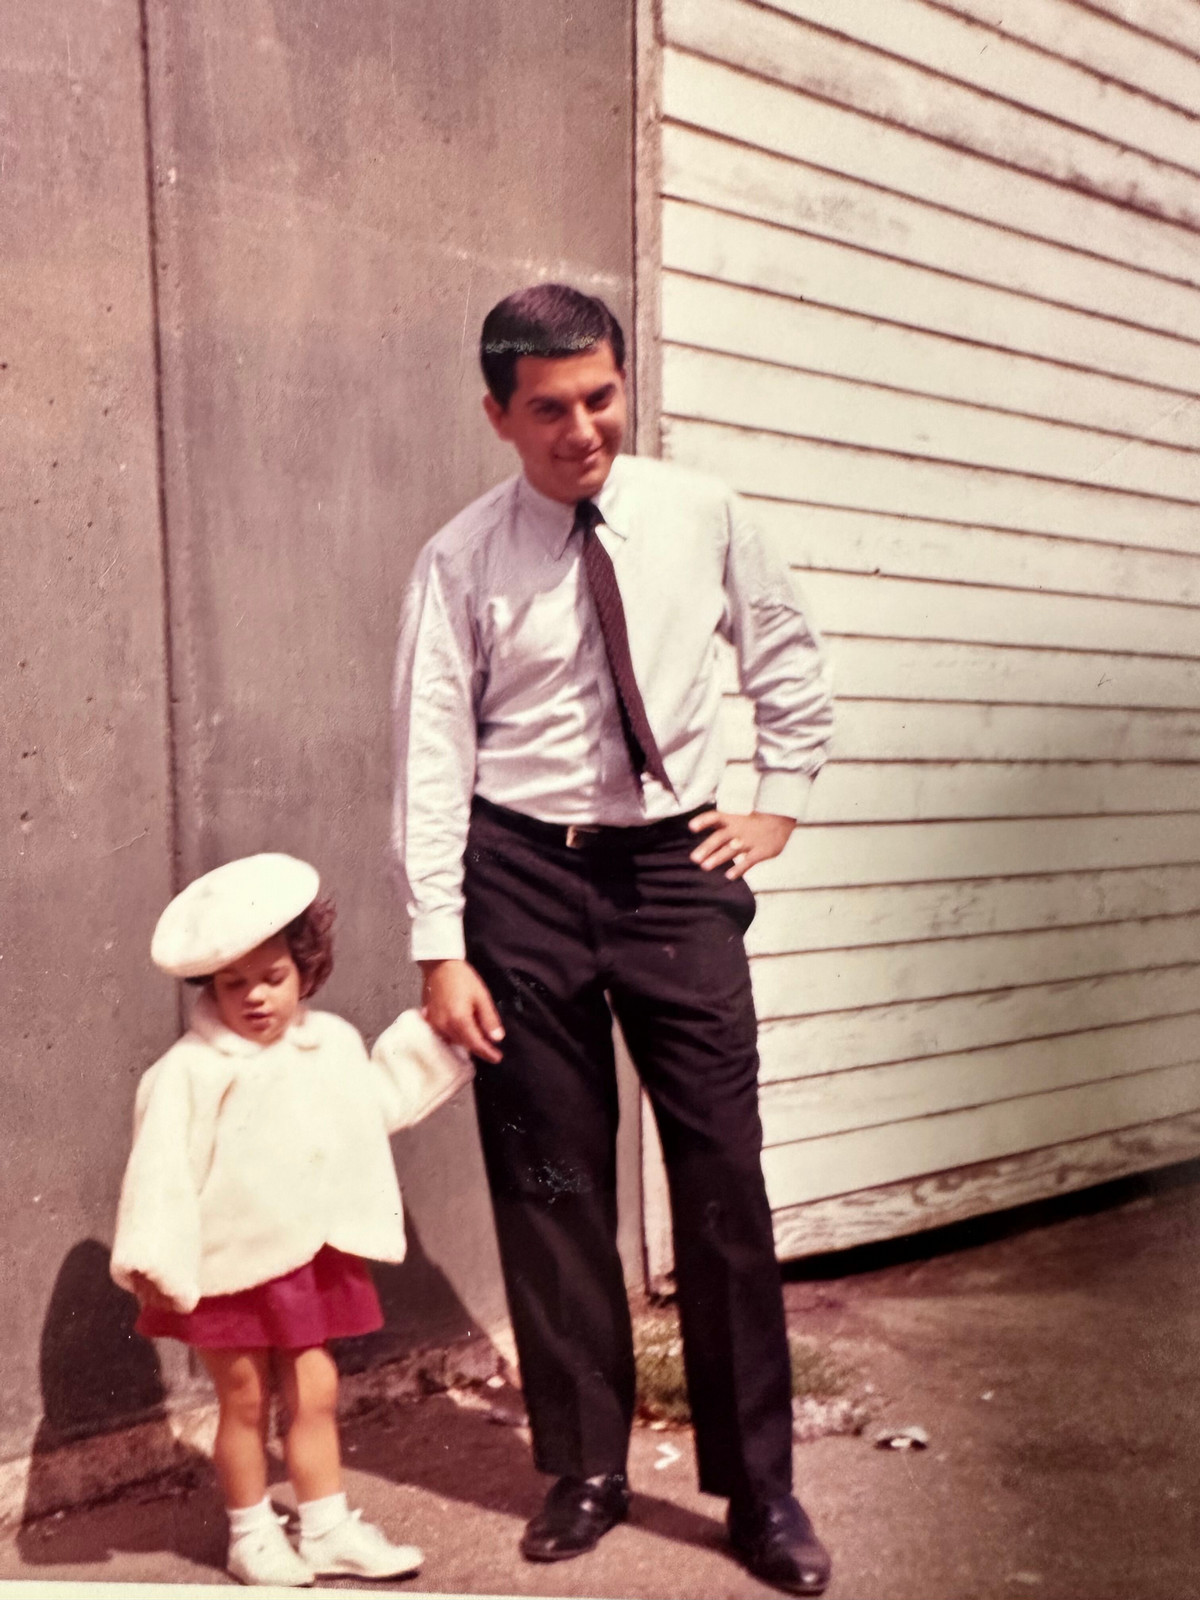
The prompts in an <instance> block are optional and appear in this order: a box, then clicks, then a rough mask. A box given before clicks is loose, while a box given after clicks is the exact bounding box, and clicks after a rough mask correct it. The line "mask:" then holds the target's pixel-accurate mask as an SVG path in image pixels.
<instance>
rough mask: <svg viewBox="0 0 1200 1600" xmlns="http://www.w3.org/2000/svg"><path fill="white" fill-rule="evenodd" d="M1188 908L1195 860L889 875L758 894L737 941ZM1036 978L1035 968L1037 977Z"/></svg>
mask: <svg viewBox="0 0 1200 1600" xmlns="http://www.w3.org/2000/svg"><path fill="white" fill-rule="evenodd" d="M1198 911H1200V866H1196V867H1134V868H1130V869H1128V870H1123V871H1115V872H1090V873H1083V872H1056V873H1053V874H1043V875H1042V876H1040V877H1020V878H1009V879H1005V878H1001V879H995V878H965V879H956V880H951V881H950V882H948V883H931V884H891V883H889V884H876V885H872V886H871V887H870V888H858V889H842V888H838V889H781V890H777V891H775V892H774V893H771V894H760V895H759V896H758V909H757V913H756V915H755V918H754V921H753V923H752V924H751V926H750V931H749V933H748V935H747V937H746V948H747V950H749V952H750V954H751V955H752V956H757V955H763V956H779V955H783V954H786V953H787V952H789V951H795V950H804V951H813V950H845V949H853V948H854V947H855V946H856V945H873V946H874V945H895V944H901V943H905V942H908V941H911V940H956V939H963V938H967V937H969V936H971V935H978V934H990V933H1012V932H1022V931H1028V930H1033V929H1039V928H1064V927H1082V926H1086V925H1092V926H1094V925H1096V924H1100V923H1106V922H1128V921H1131V920H1132V919H1133V918H1135V917H1173V916H1178V915H1182V914H1185V913H1189V912H1191V913H1195V912H1198ZM1045 977H1046V974H1045V973H1042V974H1041V975H1040V977H1039V981H1041V980H1042V979H1044V978H1045ZM837 998H838V999H839V1000H840V999H841V995H840V994H838V997H837ZM1198 998H1200V997H1198Z"/></svg>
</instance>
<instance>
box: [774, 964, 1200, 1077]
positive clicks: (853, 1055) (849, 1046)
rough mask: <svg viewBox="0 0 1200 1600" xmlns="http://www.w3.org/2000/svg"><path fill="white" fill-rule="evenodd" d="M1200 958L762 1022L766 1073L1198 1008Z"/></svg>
mask: <svg viewBox="0 0 1200 1600" xmlns="http://www.w3.org/2000/svg"><path fill="white" fill-rule="evenodd" d="M1196 994H1197V987H1196V968H1195V966H1194V965H1192V964H1190V963H1188V964H1187V965H1184V966H1180V967H1162V968H1158V969H1150V970H1149V971H1146V972H1135V973H1119V974H1117V975H1115V976H1106V977H1100V978H1080V979H1077V980H1075V981H1074V982H1070V983H1043V984H1033V985H1031V986H1029V987H1028V988H1018V989H1007V990H1005V989H999V990H993V991H991V992H990V993H987V994H982V995H956V996H952V997H950V998H949V999H939V1000H917V1001H912V1002H909V1003H907V1004H903V1005H895V1006H879V1007H875V1008H873V1009H871V1010H867V1011H862V1010H858V1011H826V1012H818V1013H817V1014H816V1015H814V1016H811V1017H799V1018H794V1019H792V1020H790V1021H787V1022H775V1023H770V1022H768V1023H764V1025H763V1027H762V1028H761V1029H760V1030H759V1041H758V1044H759V1056H760V1059H761V1069H760V1073H759V1078H760V1082H762V1083H778V1082H780V1081H786V1080H789V1079H792V1078H796V1077H801V1076H805V1075H807V1074H817V1073H823V1072H842V1071H849V1070H850V1069H851V1068H854V1067H869V1066H880V1065H882V1064H884V1063H885V1062H894V1061H912V1060H916V1059H917V1058H919V1057H924V1056H937V1055H947V1054H951V1053H953V1052H956V1051H960V1050H977V1049H981V1048H984V1047H986V1046H990V1045H999V1044H1008V1043H1016V1042H1019V1041H1021V1040H1025V1039H1044V1038H1050V1037H1052V1036H1053V1035H1056V1034H1063V1033H1080V1032H1083V1031H1085V1030H1087V1029H1090V1028H1107V1027H1115V1026H1119V1025H1121V1024H1123V1023H1127V1022H1140V1021H1143V1020H1147V1019H1149V1018H1153V1017H1169V1016H1179V1015H1182V1014H1183V1013H1186V1012H1193V1011H1195V1009H1196Z"/></svg>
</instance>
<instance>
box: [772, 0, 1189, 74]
mask: <svg viewBox="0 0 1200 1600" xmlns="http://www.w3.org/2000/svg"><path fill="white" fill-rule="evenodd" d="M785 4H786V5H787V6H789V7H790V0H785ZM1088 4H1089V7H1090V9H1091V10H1093V11H1103V12H1107V13H1108V15H1109V16H1111V17H1112V18H1113V19H1114V20H1115V21H1117V22H1124V23H1126V24H1127V25H1128V26H1129V27H1131V28H1136V29H1137V30H1138V32H1140V33H1145V34H1148V35H1149V36H1150V37H1151V38H1152V39H1157V40H1158V41H1159V43H1160V44H1168V45H1174V46H1177V47H1178V48H1180V49H1182V50H1183V51H1184V53H1185V54H1187V55H1189V56H1191V57H1192V59H1193V60H1196V59H1197V57H1198V56H1200V38H1198V37H1197V36H1198V35H1200V25H1198V24H1197V21H1196V5H1195V0H1088Z"/></svg>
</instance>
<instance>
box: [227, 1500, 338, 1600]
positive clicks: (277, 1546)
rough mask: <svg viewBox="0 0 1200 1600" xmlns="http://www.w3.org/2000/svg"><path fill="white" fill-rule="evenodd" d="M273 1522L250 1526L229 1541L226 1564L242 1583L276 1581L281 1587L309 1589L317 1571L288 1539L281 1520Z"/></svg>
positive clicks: (275, 1584) (274, 1582) (276, 1585)
mask: <svg viewBox="0 0 1200 1600" xmlns="http://www.w3.org/2000/svg"><path fill="white" fill-rule="evenodd" d="M284 1521H286V1518H283V1517H280V1518H279V1519H278V1521H277V1520H276V1519H275V1517H274V1516H272V1518H271V1520H270V1522H264V1523H263V1524H262V1526H261V1527H258V1528H251V1529H249V1531H248V1532H246V1533H240V1534H238V1536H237V1537H236V1538H234V1539H230V1541H229V1559H228V1561H227V1562H226V1567H227V1569H228V1570H229V1572H230V1573H232V1575H233V1576H234V1577H235V1578H236V1579H237V1580H238V1582H239V1583H258V1584H264V1585H266V1584H273V1585H274V1586H275V1587H276V1588H280V1589H307V1588H308V1586H309V1585H310V1584H311V1583H312V1581H313V1579H314V1577H315V1576H316V1574H315V1573H314V1572H313V1569H312V1568H311V1567H310V1566H309V1565H308V1563H307V1562H306V1561H302V1560H301V1559H300V1557H299V1556H298V1555H297V1554H296V1552H295V1551H294V1550H293V1549H292V1547H291V1545H290V1544H289V1543H288V1539H287V1535H286V1534H285V1533H284V1531H283V1529H282V1527H281V1526H280V1523H282V1522H284Z"/></svg>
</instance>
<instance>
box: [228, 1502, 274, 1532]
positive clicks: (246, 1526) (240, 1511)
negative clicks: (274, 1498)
mask: <svg viewBox="0 0 1200 1600" xmlns="http://www.w3.org/2000/svg"><path fill="white" fill-rule="evenodd" d="M274 1520H275V1513H274V1512H273V1511H272V1510H271V1497H270V1496H269V1495H263V1497H262V1499H261V1500H260V1501H259V1502H258V1504H257V1505H256V1506H234V1507H232V1508H231V1509H230V1511H229V1536H230V1538H231V1539H237V1538H240V1537H241V1535H242V1534H243V1533H251V1532H252V1531H253V1530H254V1529H255V1528H264V1527H266V1526H267V1524H268V1523H271V1522H274Z"/></svg>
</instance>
